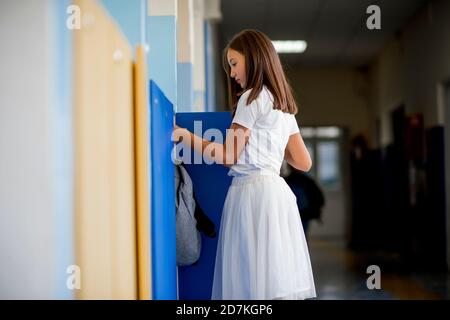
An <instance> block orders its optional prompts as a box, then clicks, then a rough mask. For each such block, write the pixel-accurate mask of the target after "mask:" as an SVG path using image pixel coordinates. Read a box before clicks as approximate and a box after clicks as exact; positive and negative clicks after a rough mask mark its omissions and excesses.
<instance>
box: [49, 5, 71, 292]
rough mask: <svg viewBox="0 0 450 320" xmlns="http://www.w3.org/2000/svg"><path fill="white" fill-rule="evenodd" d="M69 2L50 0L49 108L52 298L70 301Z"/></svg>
mask: <svg viewBox="0 0 450 320" xmlns="http://www.w3.org/2000/svg"><path fill="white" fill-rule="evenodd" d="M71 3H72V1H70V0H53V2H52V4H51V8H52V12H51V13H50V16H51V17H52V22H53V24H54V27H52V28H51V29H50V30H52V32H54V33H53V37H52V38H53V40H54V41H55V46H54V47H53V48H52V49H53V50H54V52H55V59H56V61H55V64H54V65H55V66H57V67H54V68H53V69H52V71H53V72H54V73H53V75H52V79H51V80H52V84H54V87H53V88H51V92H52V94H53V96H52V99H53V100H52V104H51V108H50V112H51V115H50V121H51V139H52V141H51V150H52V161H53V163H52V165H51V168H52V187H53V192H52V194H53V201H54V205H53V215H54V221H55V225H54V230H55V233H54V236H55V240H54V243H55V246H56V248H55V249H56V261H55V263H56V288H55V291H56V298H57V299H73V291H72V290H69V289H68V288H67V286H66V282H67V278H68V276H69V274H67V273H66V270H67V267H68V266H69V265H72V264H74V263H75V253H74V250H75V248H74V239H73V237H74V223H73V219H74V216H73V215H74V212H73V196H72V195H73V170H74V169H73V162H72V159H73V144H72V101H73V99H72V70H71V66H72V33H71V31H70V30H69V29H67V27H66V19H67V17H68V15H67V13H66V10H67V7H68V6H69V5H70V4H71Z"/></svg>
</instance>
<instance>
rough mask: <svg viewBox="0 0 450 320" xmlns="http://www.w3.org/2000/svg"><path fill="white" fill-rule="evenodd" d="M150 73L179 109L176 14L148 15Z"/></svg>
mask: <svg viewBox="0 0 450 320" xmlns="http://www.w3.org/2000/svg"><path fill="white" fill-rule="evenodd" d="M147 42H148V44H149V49H150V50H149V53H148V64H147V65H148V74H149V78H150V79H152V80H153V81H155V82H156V83H158V85H159V87H160V88H161V90H162V91H163V92H164V93H165V95H166V96H167V98H168V99H169V101H170V102H171V103H172V104H173V106H174V110H177V109H176V108H177V92H176V91H177V48H176V19H175V16H148V17H147Z"/></svg>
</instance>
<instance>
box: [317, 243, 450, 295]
mask: <svg viewBox="0 0 450 320" xmlns="http://www.w3.org/2000/svg"><path fill="white" fill-rule="evenodd" d="M309 250H310V255H311V263H312V265H313V272H314V277H315V284H316V292H317V298H318V299H319V300H330V299H331V300H416V299H426V300H431V299H433V300H434V299H449V298H450V292H449V288H450V275H449V274H448V273H443V274H442V273H440V274H430V273H402V272H399V271H398V270H397V271H394V270H395V268H389V269H390V270H389V271H386V270H383V268H382V267H380V269H381V289H379V290H377V289H374V290H370V289H368V288H367V285H366V281H367V279H368V278H369V277H370V276H371V274H372V273H369V274H368V273H366V270H367V267H368V266H369V265H372V264H376V263H374V262H373V261H386V260H387V259H389V260H390V261H395V256H394V257H393V256H391V257H387V256H386V255H382V256H381V255H377V256H375V257H374V255H373V254H372V255H368V254H362V253H356V252H354V251H351V250H348V249H346V248H345V243H344V242H343V241H336V240H333V241H331V240H317V239H311V240H310V241H309ZM369 261H371V262H369ZM391 269H392V270H391Z"/></svg>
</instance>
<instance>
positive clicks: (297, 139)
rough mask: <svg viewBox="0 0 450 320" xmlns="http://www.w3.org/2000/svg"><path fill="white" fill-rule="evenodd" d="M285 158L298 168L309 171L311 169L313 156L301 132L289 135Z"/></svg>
mask: <svg viewBox="0 0 450 320" xmlns="http://www.w3.org/2000/svg"><path fill="white" fill-rule="evenodd" d="M284 159H285V160H286V161H287V162H288V163H289V164H290V165H291V166H293V167H294V168H295V169H297V170H301V171H304V172H308V171H309V170H310V169H311V166H312V161H311V156H310V155H309V152H308V149H307V148H306V146H305V143H304V142H303V139H302V136H301V135H300V133H296V134H293V135H291V136H290V137H289V141H288V143H287V145H286V149H285V151H284Z"/></svg>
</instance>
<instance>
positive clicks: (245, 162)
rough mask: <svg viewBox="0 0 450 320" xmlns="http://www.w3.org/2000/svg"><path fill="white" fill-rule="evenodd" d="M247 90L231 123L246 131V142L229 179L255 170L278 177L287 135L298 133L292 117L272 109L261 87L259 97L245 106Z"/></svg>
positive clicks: (248, 91)
mask: <svg viewBox="0 0 450 320" xmlns="http://www.w3.org/2000/svg"><path fill="white" fill-rule="evenodd" d="M250 92H251V89H249V90H247V91H246V92H244V93H243V94H242V95H241V97H240V98H239V101H238V104H237V107H236V113H235V115H234V118H233V121H232V122H233V123H237V124H240V125H241V126H244V127H246V128H248V129H250V136H249V140H248V143H247V144H246V146H245V148H244V150H243V151H242V153H241V155H240V156H239V159H238V160H237V163H236V164H234V165H233V166H232V167H231V168H230V171H229V172H228V175H229V176H243V175H248V174H250V173H253V172H255V171H259V170H269V171H272V172H274V173H276V174H280V169H281V164H282V163H283V159H284V150H285V149H286V145H287V142H288V140H289V136H291V135H293V134H295V133H297V132H300V130H299V128H298V124H297V120H296V119H295V116H294V115H293V114H290V113H285V112H282V111H281V110H274V109H273V96H272V94H271V93H270V91H269V90H268V89H267V87H266V86H263V89H262V90H261V93H260V94H259V96H258V97H257V98H256V99H255V100H253V101H252V103H250V104H249V105H246V103H247V98H248V96H249V94H250Z"/></svg>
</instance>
